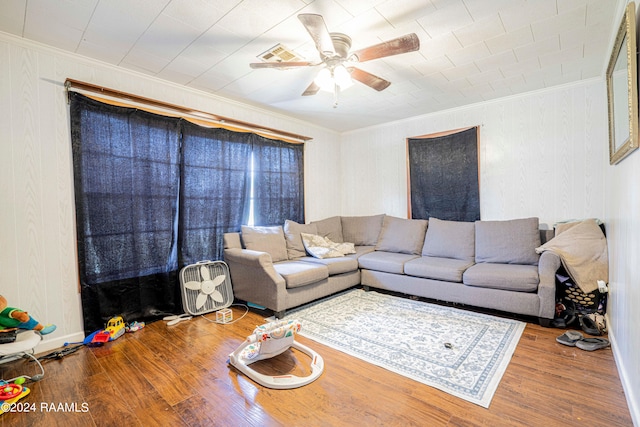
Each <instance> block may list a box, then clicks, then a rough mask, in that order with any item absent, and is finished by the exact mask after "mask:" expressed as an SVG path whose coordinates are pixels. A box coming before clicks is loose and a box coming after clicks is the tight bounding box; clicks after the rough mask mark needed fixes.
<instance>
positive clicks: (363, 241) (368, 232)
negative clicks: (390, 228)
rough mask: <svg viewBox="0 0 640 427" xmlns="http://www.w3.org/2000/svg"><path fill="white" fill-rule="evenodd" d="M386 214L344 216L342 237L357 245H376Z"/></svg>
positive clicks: (342, 219) (342, 218)
mask: <svg viewBox="0 0 640 427" xmlns="http://www.w3.org/2000/svg"><path fill="white" fill-rule="evenodd" d="M384 217H385V215H384V214H381V215H370V216H343V217H341V218H340V220H341V222H342V239H343V241H345V242H351V243H353V244H354V245H356V246H375V245H376V243H378V236H379V235H380V230H381V229H382V221H383V219H384Z"/></svg>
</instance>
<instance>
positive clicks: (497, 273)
mask: <svg viewBox="0 0 640 427" xmlns="http://www.w3.org/2000/svg"><path fill="white" fill-rule="evenodd" d="M310 236H313V237H315V238H317V239H316V240H313V242H317V241H318V240H319V241H322V240H323V239H324V241H326V242H328V244H329V245H331V244H333V243H343V242H348V243H353V245H352V246H348V245H347V244H344V245H341V246H340V248H339V249H340V250H344V248H345V247H346V248H347V251H349V252H352V253H348V254H346V255H344V256H342V254H338V255H340V256H336V252H335V251H334V250H333V249H331V248H330V249H328V250H326V251H317V250H316V249H317V248H316V247H315V246H313V247H312V246H311V243H310V242H311V241H312V240H311V239H310ZM318 236H319V237H318ZM552 237H553V231H548V230H540V229H539V224H538V218H522V219H514V220H508V221H476V222H456V221H443V220H439V219H436V218H431V219H429V220H428V221H427V220H415V219H403V218H397V217H393V216H389V215H384V214H381V215H371V216H359V217H348V216H343V217H338V216H336V217H331V218H327V219H324V220H321V221H314V222H311V223H309V224H298V223H296V222H293V221H286V222H285V224H284V226H275V227H242V233H227V234H225V236H224V242H225V250H224V258H225V261H226V263H227V264H228V265H229V270H230V273H231V282H232V284H233V291H234V295H235V297H236V298H238V299H240V300H244V301H248V302H251V303H254V304H257V305H260V306H263V307H266V308H268V309H270V310H273V311H274V313H275V315H276V317H282V316H283V315H284V312H285V310H287V309H290V308H293V307H296V306H299V305H301V304H305V303H307V302H311V301H313V300H316V299H318V298H322V297H325V296H328V295H331V294H333V293H336V292H339V291H342V290H345V289H348V288H350V287H353V286H356V285H363V286H364V287H365V288H378V289H384V290H389V291H394V292H400V293H404V294H408V295H415V296H419V297H425V298H430V299H435V300H441V301H446V302H452V303H460V304H465V305H469V306H475V307H481V308H488V309H495V310H500V311H504V312H510V313H517V314H522V315H527V316H534V317H538V319H539V321H540V323H541V324H543V325H547V324H548V323H549V322H550V321H551V320H552V319H553V317H554V314H555V273H556V270H557V269H558V268H559V267H560V264H561V261H560V258H559V257H558V256H557V255H555V254H553V253H551V252H543V253H542V255H538V254H537V253H536V251H535V249H536V248H537V247H539V246H540V245H541V244H543V243H545V242H546V241H547V240H549V239H551V238H552ZM305 243H306V246H305ZM314 245H315V243H314ZM349 248H351V249H349ZM310 253H314V254H315V256H311V255H310ZM328 253H329V254H330V255H329V256H330V257H323V256H326V255H327V254H328Z"/></svg>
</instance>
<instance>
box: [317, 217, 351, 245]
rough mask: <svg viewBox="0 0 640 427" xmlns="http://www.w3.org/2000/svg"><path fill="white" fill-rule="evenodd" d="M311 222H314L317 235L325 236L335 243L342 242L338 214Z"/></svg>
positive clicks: (340, 223) (340, 222)
mask: <svg viewBox="0 0 640 427" xmlns="http://www.w3.org/2000/svg"><path fill="white" fill-rule="evenodd" d="M311 224H315V226H316V228H317V230H318V233H317V234H318V235H319V236H322V237H326V238H327V239H329V240H331V241H332V242H336V243H342V242H344V239H343V237H342V221H341V220H340V217H339V216H332V217H330V218H325V219H322V220H320V221H311Z"/></svg>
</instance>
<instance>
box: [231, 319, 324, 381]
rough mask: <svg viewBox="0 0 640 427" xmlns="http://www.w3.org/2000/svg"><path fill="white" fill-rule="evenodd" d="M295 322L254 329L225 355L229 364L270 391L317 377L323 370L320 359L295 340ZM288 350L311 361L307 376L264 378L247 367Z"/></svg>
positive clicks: (274, 323) (282, 322)
mask: <svg viewBox="0 0 640 427" xmlns="http://www.w3.org/2000/svg"><path fill="white" fill-rule="evenodd" d="M300 328H301V324H300V322H298V321H297V320H279V321H275V322H271V323H266V324H264V325H262V326H258V327H257V328H256V329H255V330H254V331H253V333H252V334H251V335H249V336H248V337H247V339H246V340H245V341H244V343H242V345H240V347H238V349H237V350H236V351H234V352H233V353H231V354H230V355H229V363H230V364H231V365H232V366H233V367H235V368H236V369H238V370H239V371H240V372H242V373H243V374H245V375H246V376H248V377H249V378H251V379H252V380H254V381H255V382H257V383H258V384H260V385H263V386H265V387H269V388H274V389H289V388H296V387H302V386H304V385H307V384H309V383H311V382H313V381H315V380H316V379H318V377H320V375H321V374H322V371H323V370H324V360H323V359H322V357H321V356H320V355H319V354H318V353H316V352H315V351H313V350H312V349H310V348H309V347H307V346H305V345H303V344H300V343H299V342H297V341H295V334H296V333H297V332H299V331H300ZM289 347H292V348H295V349H297V350H300V351H301V352H303V353H305V354H306V355H307V356H309V357H310V358H311V374H309V375H308V376H306V377H298V376H296V375H264V374H261V373H259V372H257V371H255V370H254V369H253V368H251V367H250V366H249V365H250V364H251V363H253V362H257V361H258V360H264V359H268V358H271V357H275V356H278V355H280V354H282V353H284V352H285V351H286V350H288V349H289Z"/></svg>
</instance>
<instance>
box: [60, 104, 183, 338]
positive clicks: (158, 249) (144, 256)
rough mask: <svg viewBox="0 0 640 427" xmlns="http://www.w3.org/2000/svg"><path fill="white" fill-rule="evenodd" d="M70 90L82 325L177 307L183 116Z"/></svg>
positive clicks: (136, 317)
mask: <svg viewBox="0 0 640 427" xmlns="http://www.w3.org/2000/svg"><path fill="white" fill-rule="evenodd" d="M70 95H71V107H70V113H71V140H72V151H73V166H74V184H75V197H76V199H75V200H76V218H77V220H76V224H77V234H78V264H79V270H80V285H81V294H82V301H83V313H84V318H85V319H84V320H85V330H86V331H87V332H92V331H93V330H96V329H100V328H102V327H103V326H104V323H105V322H106V320H108V318H109V317H111V316H113V315H116V314H119V315H123V316H124V317H125V319H130V320H140V319H144V318H148V317H152V316H154V315H155V314H157V313H161V312H174V311H175V309H176V305H177V303H178V302H179V294H178V292H177V287H176V285H175V280H176V277H177V276H176V270H177V269H178V263H177V257H176V247H177V240H176V238H177V236H176V232H175V227H174V221H175V218H176V215H177V210H178V192H179V185H180V174H179V162H180V122H179V120H177V119H169V118H166V117H161V116H157V115H154V114H150V113H146V112H144V111H137V110H134V109H129V108H122V107H115V106H111V105H105V104H103V103H100V102H97V101H94V100H92V99H89V98H87V97H84V96H82V95H79V94H77V93H71V94H70Z"/></svg>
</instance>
